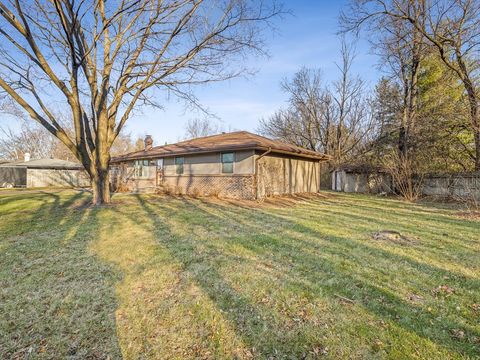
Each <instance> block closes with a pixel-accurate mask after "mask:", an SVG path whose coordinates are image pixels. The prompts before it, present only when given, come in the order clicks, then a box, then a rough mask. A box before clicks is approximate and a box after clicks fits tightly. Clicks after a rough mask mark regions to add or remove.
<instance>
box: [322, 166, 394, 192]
mask: <svg viewBox="0 0 480 360" xmlns="http://www.w3.org/2000/svg"><path fill="white" fill-rule="evenodd" d="M331 174H332V190H334V191H342V192H349V193H352V192H354V193H373V194H378V193H391V192H392V189H393V185H392V178H391V176H390V175H389V174H388V173H387V172H386V171H385V170H383V169H381V168H378V167H373V166H368V165H343V166H339V167H337V168H335V169H334V170H332V172H331Z"/></svg>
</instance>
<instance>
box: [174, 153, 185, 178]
mask: <svg viewBox="0 0 480 360" xmlns="http://www.w3.org/2000/svg"><path fill="white" fill-rule="evenodd" d="M184 163H185V158H183V157H176V158H175V171H176V173H177V174H178V175H181V174H183V164H184Z"/></svg>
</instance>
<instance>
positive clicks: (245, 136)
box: [112, 131, 329, 163]
mask: <svg viewBox="0 0 480 360" xmlns="http://www.w3.org/2000/svg"><path fill="white" fill-rule="evenodd" d="M238 150H260V151H268V150H270V151H271V152H272V153H278V154H287V155H292V156H297V157H303V158H309V159H315V160H328V159H329V156H328V155H325V154H322V153H319V152H316V151H311V150H307V149H304V148H301V147H298V146H295V145H291V144H287V143H284V142H281V141H278V140H271V139H268V138H266V137H263V136H260V135H256V134H252V133H250V132H248V131H236V132H231V133H224V134H219V135H212V136H206V137H200V138H196V139H192V140H186V141H181V142H178V143H176V144H170V145H164V146H155V147H153V148H151V149H150V150H141V151H135V152H132V153H129V154H125V155H122V156H118V157H116V158H113V159H112V162H114V163H115V162H123V161H128V160H137V159H152V158H162V157H169V156H182V155H190V154H200V153H211V152H221V151H238Z"/></svg>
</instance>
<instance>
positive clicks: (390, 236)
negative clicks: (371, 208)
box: [372, 230, 418, 245]
mask: <svg viewBox="0 0 480 360" xmlns="http://www.w3.org/2000/svg"><path fill="white" fill-rule="evenodd" d="M372 238H373V240H377V241H385V242H390V243H393V244H399V245H413V244H415V243H416V242H417V241H418V239H417V238H413V237H410V236H406V235H403V234H401V233H399V232H398V231H394V230H382V231H377V232H375V233H373V235H372Z"/></svg>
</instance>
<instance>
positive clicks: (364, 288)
mask: <svg viewBox="0 0 480 360" xmlns="http://www.w3.org/2000/svg"><path fill="white" fill-rule="evenodd" d="M137 199H138V201H139V203H140V205H141V206H142V208H143V209H144V210H145V214H146V215H147V217H148V218H149V222H150V223H149V224H148V226H150V227H151V229H152V231H153V232H154V234H155V237H156V239H157V241H158V243H159V244H160V245H161V246H164V247H166V248H167V249H168V250H169V252H170V253H171V254H172V255H173V256H174V257H175V260H176V261H178V262H180V263H182V264H183V266H184V271H186V272H189V273H190V275H191V276H192V277H193V278H194V279H195V281H196V283H197V284H198V286H199V287H201V289H202V290H203V291H204V292H205V293H206V294H208V296H209V298H210V299H211V300H212V301H213V302H214V303H215V304H217V306H218V308H219V309H221V310H222V314H225V315H224V316H225V317H226V318H227V319H228V321H229V323H231V324H233V326H234V328H235V329H236V333H237V335H238V336H239V337H241V338H242V340H243V342H244V343H246V344H248V345H249V347H251V348H252V349H255V351H256V352H257V354H258V355H260V356H261V357H268V356H275V354H276V352H278V353H279V354H282V356H294V357H295V356H303V355H305V353H308V351H309V349H311V348H312V347H315V346H320V345H321V341H320V340H319V339H318V338H315V337H312V336H311V334H312V331H310V330H312V328H310V330H309V332H308V333H306V332H303V330H305V329H306V327H305V326H307V327H308V326H309V324H302V325H298V326H295V325H293V328H294V329H293V330H292V328H291V326H292V325H291V324H292V317H293V315H292V314H290V315H289V314H287V315H285V314H282V313H281V312H279V310H278V308H277V307H272V306H270V305H269V304H268V303H267V304H263V303H262V302H261V301H260V302H259V301H258V300H259V299H258V298H257V297H256V295H255V292H253V293H252V292H247V291H246V290H245V291H243V290H242V288H241V287H240V288H238V287H237V286H234V285H232V284H235V281H234V278H235V275H234V274H228V275H227V274H226V273H225V267H228V266H229V264H238V261H239V260H240V261H241V262H243V263H244V264H245V267H247V266H254V265H255V263H257V264H269V266H271V267H273V270H275V271H276V274H277V276H278V278H277V280H276V281H275V280H274V281H273V282H272V283H271V284H270V285H268V284H262V285H264V286H265V285H267V289H268V287H269V286H271V287H279V288H280V292H282V291H283V292H285V294H295V293H296V294H303V295H304V296H306V297H307V298H309V299H310V300H318V299H324V300H327V301H328V302H330V303H335V302H338V299H339V297H338V296H340V297H342V298H347V299H351V300H352V301H353V302H354V304H355V306H358V307H360V308H362V309H365V310H366V311H367V312H368V313H369V314H370V316H373V317H374V318H376V319H380V320H382V321H385V322H388V323H390V324H392V325H393V327H394V330H390V331H397V330H395V329H403V330H404V331H406V333H408V334H411V335H415V336H417V337H418V338H420V339H424V340H427V341H431V342H433V343H434V344H435V346H436V348H437V351H449V352H453V353H457V354H464V355H469V356H476V354H478V351H479V348H478V345H476V344H475V343H474V342H473V340H472V339H474V338H476V337H479V336H480V333H479V330H478V328H476V327H475V326H474V325H473V323H472V322H471V321H468V320H467V319H465V318H461V317H460V316H459V315H458V314H454V313H450V312H448V314H446V315H444V314H442V313H441V310H439V311H440V312H436V311H433V312H429V311H425V309H423V308H422V306H421V305H419V304H412V303H410V302H408V301H407V300H406V299H404V298H402V297H399V294H398V293H396V292H395V289H389V287H388V286H385V285H386V284H382V283H381V280H379V279H381V275H382V272H384V271H385V270H388V268H387V267H386V265H387V264H388V263H389V262H391V263H395V264H400V265H399V266H401V267H402V268H404V269H407V270H413V271H415V272H416V274H415V276H416V277H418V278H419V280H418V281H417V282H419V283H422V282H424V283H437V282H438V283H441V282H442V281H445V280H444V278H445V277H446V276H451V275H452V273H451V272H449V271H445V270H443V269H439V268H437V267H435V266H431V265H428V264H424V263H420V262H418V261H415V260H413V259H410V258H407V257H399V256H398V255H397V254H392V253H390V252H389V251H385V250H382V249H379V248H375V247H372V246H368V245H366V244H362V243H360V242H358V241H355V240H351V239H349V238H346V237H341V236H333V235H332V234H329V233H322V232H318V231H316V230H314V229H311V228H309V227H306V226H304V225H302V224H301V223H299V222H296V221H291V220H288V219H286V217H284V216H279V215H278V214H276V213H273V212H271V211H267V210H259V209H247V208H242V207H235V206H232V205H231V204H229V205H222V204H220V203H210V202H208V201H199V200H190V199H183V200H175V204H174V206H171V205H169V204H168V201H163V202H162V201H150V200H148V199H147V200H145V198H144V197H142V196H138V197H137ZM338 216H346V215H341V214H338ZM169 219H171V220H169ZM169 222H179V223H180V225H181V226H180V227H181V228H182V231H181V232H179V231H178V229H177V230H173V229H172V226H171V223H169ZM218 224H222V225H221V226H220V227H219V226H218ZM196 227H204V228H207V229H209V232H208V233H207V235H206V236H203V237H202V236H200V237H198V234H196V233H195V228H196ZM228 231H231V233H228ZM166 233H173V234H174V235H175V236H168V239H169V240H168V241H166V240H165V239H166V237H165V234H166ZM222 233H223V240H224V241H225V246H223V245H222V244H221V243H219V242H216V241H212V240H211V239H209V236H210V235H212V236H220V237H221V236H222ZM233 245H235V246H237V247H238V246H240V247H241V248H243V249H245V250H246V251H247V252H248V253H250V254H252V257H253V258H249V257H248V256H245V255H244V253H242V254H235V253H233V252H232V251H230V250H231V249H230V248H229V247H230V246H233ZM227 250H228V251H227ZM354 251H359V252H361V253H362V254H364V256H365V258H363V259H361V258H360V257H356V254H355V253H354ZM198 263H201V264H202V265H203V266H198ZM252 263H253V265H252ZM376 263H378V264H379V265H378V266H377V267H376V266H375V264H376ZM363 266H368V267H369V269H368V271H366V270H367V269H363V268H362V267H363ZM199 269H200V270H199ZM236 269H238V271H240V272H241V271H242V267H241V266H238V267H236ZM259 275H260V274H259ZM377 275H378V276H380V277H379V278H376V276H377ZM403 276H404V275H403ZM406 280H407V279H406ZM265 281H267V280H265ZM451 282H452V284H453V286H454V287H455V288H456V289H457V290H458V291H459V292H464V293H468V292H469V291H470V292H471V291H473V290H474V289H475V287H476V286H478V285H479V283H478V279H467V281H465V279H464V278H461V279H458V280H457V279H453V280H451ZM423 290H425V289H423ZM448 301H449V300H448V299H446V300H445V302H446V303H447V304H446V305H445V308H451V307H453V304H452V303H453V301H452V303H448ZM232 308H233V309H234V311H232ZM442 310H448V309H442ZM440 319H441V320H442V321H439V320H440ZM354 322H362V319H356V320H355V321H354ZM352 326H353V324H352ZM313 328H314V327H313ZM273 329H277V331H273ZM278 329H283V331H282V330H280V331H278ZM456 329H463V330H465V331H466V333H467V334H468V336H466V337H465V338H464V339H455V338H453V337H452V331H455V330H456ZM370 330H371V332H372V334H365V335H364V336H366V337H370V338H369V339H365V342H367V343H368V342H373V340H374V337H375V333H374V332H375V328H374V327H371V328H370ZM318 331H320V330H318ZM412 339H413V341H415V338H411V339H410V341H412ZM387 340H388V339H387ZM319 341H320V343H319ZM398 341H400V340H398ZM394 345H395V344H394ZM397 345H398V344H397ZM441 349H443V350H441ZM371 351H372V352H375V351H374V350H371ZM443 354H445V353H443ZM351 355H352V354H351Z"/></svg>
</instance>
